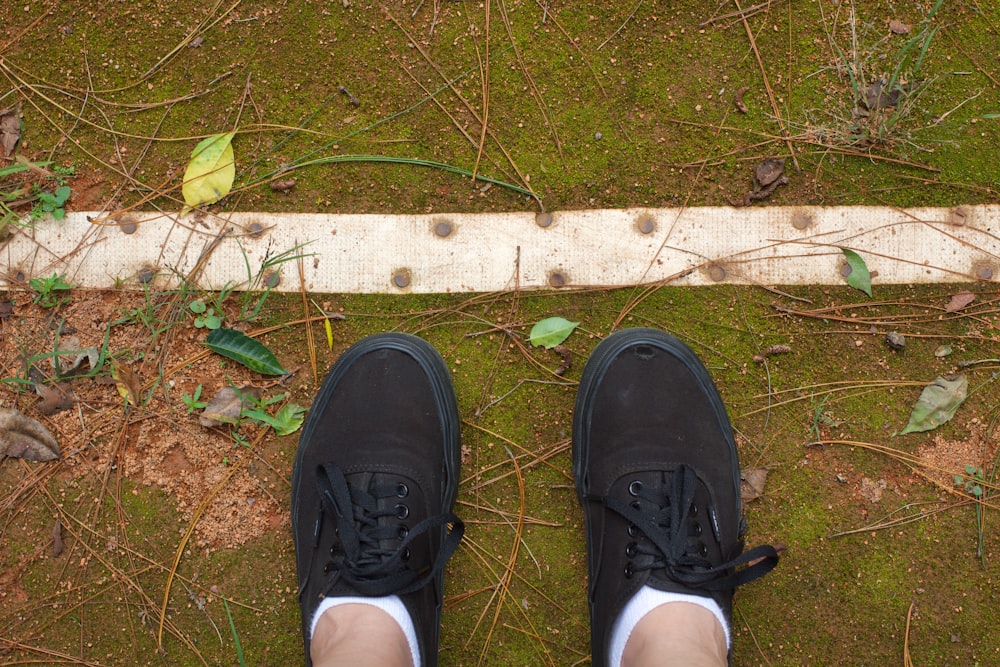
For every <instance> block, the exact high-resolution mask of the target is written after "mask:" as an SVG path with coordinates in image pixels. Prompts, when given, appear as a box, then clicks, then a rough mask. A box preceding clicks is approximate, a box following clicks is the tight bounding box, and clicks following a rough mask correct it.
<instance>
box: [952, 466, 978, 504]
mask: <svg viewBox="0 0 1000 667" xmlns="http://www.w3.org/2000/svg"><path fill="white" fill-rule="evenodd" d="M985 482H986V477H985V476H984V475H983V469H982V468H980V467H979V466H974V465H971V464H970V465H967V466H965V475H955V486H957V487H960V488H961V489H962V490H963V491H965V492H966V493H967V494H969V495H970V496H973V497H974V498H982V497H983V484H984V483H985Z"/></svg>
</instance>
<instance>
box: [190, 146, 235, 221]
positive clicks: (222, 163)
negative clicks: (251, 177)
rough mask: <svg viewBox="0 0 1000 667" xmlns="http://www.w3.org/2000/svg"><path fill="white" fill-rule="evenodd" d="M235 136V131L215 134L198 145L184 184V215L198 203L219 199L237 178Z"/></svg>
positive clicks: (207, 202) (198, 204)
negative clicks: (234, 155)
mask: <svg viewBox="0 0 1000 667" xmlns="http://www.w3.org/2000/svg"><path fill="white" fill-rule="evenodd" d="M234 136H236V133H235V132H229V133H228V134H215V135H212V136H211V137H208V138H207V139H203V140H202V141H201V142H200V143H199V144H198V145H197V146H195V149H194V150H193V151H192V152H191V161H190V162H188V166H187V170H186V171H185V172H184V183H183V185H182V186H181V191H182V192H183V194H184V203H185V204H186V205H185V206H184V208H183V209H182V210H181V215H185V214H186V213H187V212H188V211H190V210H191V209H193V208H195V207H198V206H203V205H205V204H212V203H214V202H217V201H219V200H220V199H222V198H223V197H225V196H226V195H228V194H229V191H230V190H231V189H232V187H233V180H234V179H235V178H236V159H235V158H234V157H233V144H232V141H233V137H234Z"/></svg>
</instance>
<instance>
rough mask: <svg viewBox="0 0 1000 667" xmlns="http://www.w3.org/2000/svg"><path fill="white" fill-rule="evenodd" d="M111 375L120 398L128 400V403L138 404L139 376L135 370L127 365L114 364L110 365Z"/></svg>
mask: <svg viewBox="0 0 1000 667" xmlns="http://www.w3.org/2000/svg"><path fill="white" fill-rule="evenodd" d="M111 377H112V378H113V379H114V381H115V387H116V388H117V389H118V393H119V394H121V396H122V398H124V399H125V400H126V401H128V403H129V405H139V378H137V377H136V375H135V372H134V371H133V370H132V369H131V368H129V367H128V366H124V365H121V364H115V365H113V366H112V367H111Z"/></svg>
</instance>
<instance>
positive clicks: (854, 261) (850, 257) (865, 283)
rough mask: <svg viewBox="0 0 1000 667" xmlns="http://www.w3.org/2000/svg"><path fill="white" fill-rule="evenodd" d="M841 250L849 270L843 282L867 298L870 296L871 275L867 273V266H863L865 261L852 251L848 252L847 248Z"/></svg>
mask: <svg viewBox="0 0 1000 667" xmlns="http://www.w3.org/2000/svg"><path fill="white" fill-rule="evenodd" d="M841 250H842V251H843V252H844V258H845V259H846V260H847V266H848V267H850V269H851V271H850V273H848V274H847V275H846V276H844V280H845V281H847V284H848V285H850V286H851V287H853V288H854V289H856V290H861V291H862V292H864V293H865V294H867V295H868V296H871V295H872V274H871V273H870V272H869V271H868V265H867V264H865V260H864V259H862V258H861V255H859V254H858V253H856V252H854V251H853V250H848V249H847V248H841Z"/></svg>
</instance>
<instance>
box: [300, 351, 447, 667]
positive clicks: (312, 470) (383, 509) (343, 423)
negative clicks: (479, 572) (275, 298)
mask: <svg viewBox="0 0 1000 667" xmlns="http://www.w3.org/2000/svg"><path fill="white" fill-rule="evenodd" d="M459 429H460V422H459V417H458V407H457V404H456V401H455V395H454V390H453V388H452V384H451V377H450V375H449V373H448V369H447V366H446V365H445V364H444V361H443V360H442V359H441V357H440V355H439V354H438V353H437V352H436V351H435V350H434V349H433V348H432V347H431V346H430V345H429V344H428V343H426V342H425V341H423V340H421V339H419V338H417V337H415V336H409V335H405V334H381V335H377V336H372V337H369V338H366V339H364V340H362V341H359V342H358V343H356V344H355V345H353V346H351V348H349V349H348V350H347V351H345V352H344V354H343V355H341V357H340V359H339V360H338V361H337V363H336V364H334V366H333V368H332V369H331V370H330V372H329V374H328V375H327V378H326V380H325V381H324V383H323V387H322V388H321V389H320V391H319V393H318V394H317V397H316V399H315V401H314V403H313V407H312V409H311V410H310V413H309V417H308V419H307V420H306V424H305V426H304V427H303V431H302V437H301V438H300V441H299V448H298V452H297V453H296V458H295V466H294V470H293V474H292V525H293V530H294V534H295V550H296V567H297V570H298V578H299V601H300V605H301V608H302V629H303V641H304V647H305V653H306V664H307V665H310V664H312V657H311V656H312V655H313V653H314V651H313V646H312V644H313V642H314V641H315V642H316V644H317V646H316V647H315V648H316V649H322V650H323V656H322V657H323V659H324V660H329V659H330V654H329V652H328V649H331V648H350V646H351V641H352V640H353V639H354V638H363V639H364V641H365V642H367V643H368V646H369V647H373V646H374V645H375V644H376V643H378V644H380V648H386V649H392V648H393V647H394V646H395V647H396V648H398V646H399V639H400V636H402V637H403V638H404V643H406V645H407V646H408V647H409V648H410V649H411V650H409V660H410V661H411V662H412V663H413V664H415V665H417V666H418V667H419V665H428V666H433V665H436V664H437V643H438V635H439V623H440V613H441V603H442V595H443V571H444V564H445V562H446V561H447V560H448V558H449V557H450V556H451V554H452V553H454V551H455V549H456V548H457V546H458V543H459V541H460V539H461V536H462V531H463V526H462V523H461V521H459V519H458V518H457V517H455V516H454V515H453V514H451V507H452V505H453V503H454V500H455V496H456V494H457V490H458V469H459V456H460V440H459V437H460V434H459ZM449 525H450V526H451V528H450V529H449ZM353 598H360V599H362V600H363V601H365V602H366V604H361V605H359V604H344V605H340V606H335V607H333V608H332V609H329V610H327V611H324V612H322V613H321V614H320V615H319V617H318V618H317V613H316V612H317V610H318V609H320V608H321V605H324V604H325V605H329V604H330V603H331V602H330V600H333V601H334V602H336V601H341V602H343V601H345V599H353ZM324 600H326V601H327V602H326V603H324ZM352 602H354V600H352ZM373 605H375V606H373ZM393 610H395V611H393ZM400 610H402V611H400ZM373 612H378V613H373ZM351 619H355V621H352V620H351ZM362 620H363V621H364V622H363V623H362V624H361V625H359V624H358V623H360V622H361V621H362ZM314 621H315V622H314ZM386 621H388V623H386ZM408 627H409V628H410V629H411V630H412V632H410V633H409V637H410V639H412V641H411V640H410V639H407V637H408V635H407V628H408ZM314 629H315V634H314ZM362 630H365V631H371V632H373V633H375V634H374V635H373V636H366V635H364V633H363V632H362ZM344 642H347V643H346V644H345V643H344ZM317 664H319V663H317ZM324 664H327V663H324ZM330 664H337V663H330ZM340 664H357V663H354V662H350V661H349V660H348V661H346V662H341V663H340ZM385 664H391V663H385ZM403 664H407V663H403Z"/></svg>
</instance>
